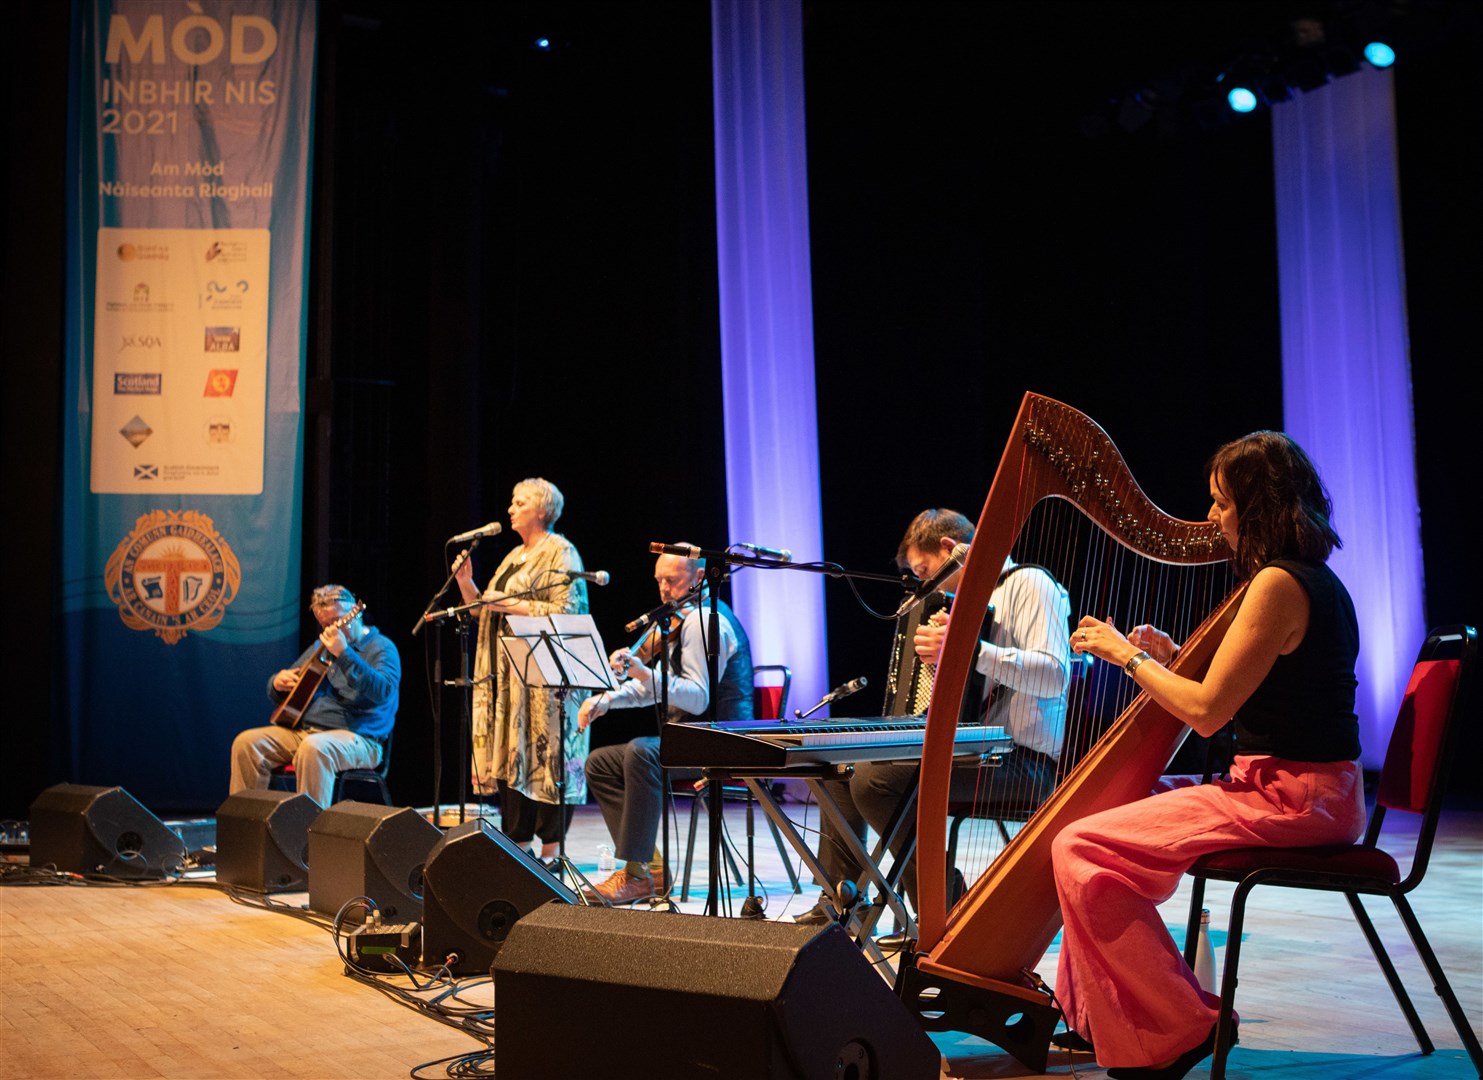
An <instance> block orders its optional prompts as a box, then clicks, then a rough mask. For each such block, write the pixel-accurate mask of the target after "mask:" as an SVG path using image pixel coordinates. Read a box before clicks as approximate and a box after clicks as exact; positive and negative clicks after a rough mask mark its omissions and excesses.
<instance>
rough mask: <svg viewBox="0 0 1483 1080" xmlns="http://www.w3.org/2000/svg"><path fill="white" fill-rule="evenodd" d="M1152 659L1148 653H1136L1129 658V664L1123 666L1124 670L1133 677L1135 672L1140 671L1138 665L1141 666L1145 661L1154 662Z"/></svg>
mask: <svg viewBox="0 0 1483 1080" xmlns="http://www.w3.org/2000/svg"><path fill="white" fill-rule="evenodd" d="M1152 659H1153V657H1151V656H1149V655H1148V653H1147V652H1146V651H1145V652H1140V653H1134V654H1133V655H1132V656H1130V657H1128V662H1127V663H1126V664H1124V665H1123V670H1124V671H1126V672H1127V673H1128V674H1129V675H1130V676H1131V675H1132V674H1133V672H1135V671H1137V670H1138V665H1139V664H1141V663H1143V661H1145V660H1152Z"/></svg>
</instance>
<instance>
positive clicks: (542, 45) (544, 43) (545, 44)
mask: <svg viewBox="0 0 1483 1080" xmlns="http://www.w3.org/2000/svg"><path fill="white" fill-rule="evenodd" d="M535 47H536V48H537V49H540V50H541V51H542V52H549V51H550V49H551V39H550V38H547V37H538V38H536V40H535Z"/></svg>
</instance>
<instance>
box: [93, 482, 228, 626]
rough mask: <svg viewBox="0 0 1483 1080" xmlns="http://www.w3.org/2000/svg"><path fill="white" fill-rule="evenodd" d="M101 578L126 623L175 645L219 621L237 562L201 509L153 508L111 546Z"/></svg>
mask: <svg viewBox="0 0 1483 1080" xmlns="http://www.w3.org/2000/svg"><path fill="white" fill-rule="evenodd" d="M103 581H104V585H105V587H106V588H107V589H108V598H109V599H110V600H112V601H113V602H114V603H115V604H117V605H118V614H119V618H121V619H123V621H124V625H125V626H127V627H128V628H129V629H130V630H153V631H154V632H155V634H156V635H158V636H159V637H160V638H162V639H163V640H164V642H165V644H166V645H174V644H175V643H176V642H177V641H179V640H180V639H181V638H183V637H185V635H186V634H187V633H188V632H189V631H191V630H197V631H205V630H210V629H211V628H212V627H214V626H215V625H216V624H217V623H219V622H221V617H222V615H224V614H225V613H226V607H227V605H228V604H230V603H231V602H232V601H233V600H235V599H236V598H237V588H238V586H239V585H240V584H241V583H242V567H241V566H240V564H239V563H238V562H237V556H236V554H235V553H234V552H233V551H232V549H231V547H230V546H229V545H228V544H227V542H226V541H225V540H224V539H222V536H221V534H220V533H219V532H217V531H216V525H215V523H214V522H212V520H211V519H210V518H209V517H207V516H206V515H205V514H201V513H198V512H196V511H195V510H154V511H151V512H150V513H148V514H143V515H141V516H140V517H139V519H138V520H137V521H135V522H134V530H133V531H132V532H131V533H129V535H128V536H126V537H124V539H123V540H122V541H120V542H119V545H118V547H116V548H114V549H113V554H112V555H110V556H109V557H108V565H107V566H106V567H105V568H104V571H103Z"/></svg>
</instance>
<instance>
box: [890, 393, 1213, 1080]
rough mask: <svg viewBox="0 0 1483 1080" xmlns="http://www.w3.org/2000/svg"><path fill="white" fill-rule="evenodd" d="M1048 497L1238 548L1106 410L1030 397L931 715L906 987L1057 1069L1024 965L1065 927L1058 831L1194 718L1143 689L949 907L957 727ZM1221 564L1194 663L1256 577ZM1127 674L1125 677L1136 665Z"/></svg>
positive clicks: (1043, 1011)
mask: <svg viewBox="0 0 1483 1080" xmlns="http://www.w3.org/2000/svg"><path fill="white" fill-rule="evenodd" d="M1047 501H1050V502H1052V503H1054V504H1055V505H1056V507H1057V508H1058V509H1065V508H1067V507H1069V508H1070V509H1071V511H1072V512H1074V513H1075V514H1076V515H1078V516H1079V517H1080V518H1081V519H1084V520H1083V522H1082V524H1083V525H1084V526H1085V527H1086V528H1089V529H1092V530H1094V531H1096V532H1098V533H1100V534H1102V536H1103V539H1106V540H1110V542H1111V545H1110V546H1111V547H1112V548H1113V549H1114V550H1115V551H1118V552H1123V553H1131V554H1132V555H1135V556H1140V557H1142V559H1145V560H1151V561H1152V564H1157V565H1159V566H1168V567H1213V566H1215V565H1216V564H1221V563H1224V562H1225V561H1226V560H1227V559H1228V558H1229V555H1230V552H1229V549H1228V548H1227V547H1226V544H1225V542H1224V540H1223V539H1222V538H1221V536H1220V534H1219V531H1218V530H1217V529H1216V528H1215V527H1214V526H1213V525H1211V524H1210V523H1208V522H1204V521H1199V522H1196V521H1182V520H1179V519H1177V518H1174V517H1171V516H1169V515H1168V514H1165V513H1164V512H1163V511H1161V510H1159V509H1158V508H1157V507H1155V506H1154V505H1153V503H1152V502H1151V501H1150V500H1149V499H1148V498H1147V496H1146V495H1144V493H1143V491H1142V489H1141V488H1140V487H1139V486H1138V484H1137V482H1136V481H1135V480H1134V479H1133V477H1132V475H1131V473H1129V471H1128V469H1127V466H1126V464H1125V463H1124V462H1123V459H1122V457H1121V455H1119V453H1118V452H1117V449H1116V447H1114V445H1113V443H1112V440H1111V439H1110V438H1108V436H1107V434H1106V433H1105V432H1104V431H1103V430H1102V429H1101V428H1100V427H1099V426H1098V425H1097V424H1096V423H1094V422H1093V421H1092V420H1091V419H1090V418H1088V417H1087V416H1085V415H1083V414H1082V413H1080V412H1078V411H1077V410H1075V409H1073V408H1071V407H1070V406H1067V405H1064V404H1062V403H1060V402H1058V401H1054V400H1052V399H1050V398H1046V397H1041V396H1039V395H1036V394H1026V395H1025V398H1024V401H1023V403H1022V404H1021V406H1020V411H1019V414H1018V417H1017V419H1016V421H1015V424H1014V428H1013V430H1012V431H1011V432H1010V435H1009V440H1008V443H1007V445H1006V448H1005V451H1004V456H1003V458H1002V459H1001V461H1000V464H999V469H998V472H997V473H996V475H995V477H994V482H993V486H992V487H991V488H990V490H989V495H988V499H987V500H986V502H985V503H984V508H983V513H982V515H981V516H980V518H979V521H978V527H977V533H976V535H975V537H974V540H973V546H972V550H971V553H970V554H969V557H968V561H967V564H966V566H965V568H964V571H963V577H962V580H961V582H960V584H959V587H958V592H957V599H956V602H955V605H954V607H955V616H954V618H953V621H952V623H951V625H950V626H949V630H948V634H947V637H946V639H945V641H944V643H943V652H942V658H941V661H940V663H939V665H938V670H937V681H936V689H935V693H934V694H933V699H932V704H931V707H930V709H929V710H928V714H927V726H926V734H925V737H924V743H923V747H922V772H921V786H920V789H919V797H918V799H919V801H918V806H917V841H918V847H917V860H918V863H917V865H918V880H919V882H920V885H919V888H920V903H921V910H920V912H919V925H918V929H919V934H920V936H919V940H918V948H917V953H916V955H915V956H914V957H910V958H908V959H906V960H905V961H904V962H903V965H902V969H901V972H900V973H899V975H898V982H897V989H898V993H900V995H901V997H902V1000H903V1001H904V1002H905V1004H906V1005H907V1006H908V1007H909V1008H911V1009H912V1010H913V1011H914V1012H916V1013H917V1014H918V1018H919V1019H920V1020H921V1021H922V1023H923V1024H924V1026H926V1027H928V1028H929V1029H936V1030H960V1031H968V1032H972V1033H974V1034H977V1035H980V1036H981V1037H983V1038H986V1039H988V1040H989V1041H991V1042H993V1043H995V1044H997V1045H999V1046H1000V1047H1002V1048H1003V1049H1005V1050H1007V1051H1009V1052H1010V1053H1011V1054H1012V1055H1014V1056H1015V1057H1016V1058H1018V1059H1019V1060H1020V1061H1021V1062H1023V1063H1024V1064H1026V1065H1027V1066H1029V1067H1030V1068H1032V1069H1035V1070H1037V1071H1044V1069H1045V1065H1046V1058H1047V1051H1048V1048H1049V1041H1050V1035H1051V1032H1052V1030H1053V1028H1054V1024H1055V1019H1056V1016H1057V1014H1056V1012H1055V1010H1054V1009H1052V1008H1051V1007H1050V1006H1049V1004H1048V1001H1047V998H1046V996H1045V995H1044V994H1043V993H1042V992H1041V991H1040V990H1037V989H1033V988H1032V987H1031V984H1030V982H1029V981H1028V979H1027V978H1026V976H1025V974H1023V972H1026V971H1028V969H1030V968H1031V967H1032V966H1033V965H1035V964H1036V963H1038V961H1039V960H1040V958H1041V956H1042V954H1043V953H1044V952H1045V950H1046V948H1047V947H1048V946H1049V945H1050V943H1051V941H1052V940H1053V939H1054V937H1055V935H1056V933H1057V931H1058V930H1059V928H1060V925H1061V912H1060V906H1059V903H1058V900H1057V897H1056V891H1055V884H1054V881H1053V878H1052V875H1051V853H1050V844H1051V841H1052V840H1053V839H1054V838H1055V836H1056V834H1057V833H1058V832H1059V831H1060V830H1061V828H1062V827H1063V826H1064V825H1066V824H1067V823H1068V822H1071V821H1075V820H1077V819H1079V818H1081V817H1085V816H1086V815H1088V814H1092V813H1095V812H1097V811H1099V810H1103V809H1107V808H1109V807H1112V806H1117V805H1121V804H1124V803H1127V802H1131V801H1133V800H1134V799H1137V798H1140V797H1142V796H1144V795H1146V794H1148V793H1149V791H1150V790H1151V789H1152V787H1153V785H1154V783H1155V781H1156V780H1157V779H1158V777H1159V775H1160V774H1161V773H1162V772H1163V771H1164V768H1165V766H1166V765H1167V764H1168V763H1169V761H1170V759H1171V757H1172V756H1173V755H1174V753H1175V751H1176V750H1178V748H1179V746H1180V744H1181V743H1182V742H1183V741H1184V737H1185V736H1186V735H1187V734H1188V732H1189V729H1188V728H1187V727H1186V726H1185V725H1184V724H1183V723H1182V722H1181V721H1179V720H1177V719H1176V718H1174V717H1173V716H1172V715H1170V714H1169V713H1168V712H1166V711H1165V710H1164V709H1162V708H1161V707H1160V706H1158V705H1157V704H1156V703H1154V702H1153V701H1152V699H1150V698H1148V697H1147V695H1144V694H1139V695H1138V696H1137V697H1136V698H1134V699H1133V700H1132V703H1131V704H1130V705H1129V706H1128V707H1127V708H1126V709H1124V710H1123V711H1122V712H1121V713H1120V714H1119V715H1117V717H1116V719H1114V720H1112V721H1111V722H1110V725H1109V726H1108V727H1107V730H1106V733H1105V734H1103V735H1102V736H1101V737H1100V738H1099V739H1098V740H1097V741H1096V742H1095V743H1094V744H1092V745H1090V746H1089V747H1087V748H1086V750H1085V752H1084V753H1083V754H1081V756H1080V760H1079V761H1078V763H1077V764H1076V765H1075V767H1074V768H1072V769H1071V770H1070V771H1069V772H1068V773H1067V774H1066V775H1065V776H1064V778H1063V779H1062V780H1061V782H1060V783H1059V784H1058V785H1057V787H1056V788H1055V790H1054V791H1053V792H1052V793H1051V794H1050V795H1049V797H1047V798H1046V799H1045V801H1044V802H1043V803H1042V804H1041V805H1040V807H1039V808H1038V809H1037V810H1036V811H1035V812H1034V813H1033V814H1031V815H1030V816H1029V817H1028V819H1027V820H1026V821H1025V823H1024V825H1023V826H1022V827H1021V828H1020V830H1019V831H1018V833H1016V835H1015V836H1014V837H1013V839H1011V840H1010V841H1009V843H1008V844H1007V845H1005V847H1004V849H1003V851H1002V852H1000V853H999V854H998V855H997V857H995V858H994V859H993V861H992V862H991V863H989V864H988V866H987V868H986V869H985V870H984V871H983V873H982V875H981V876H980V877H979V878H978V879H977V881H976V882H975V883H974V884H973V885H972V887H971V888H970V889H969V890H968V892H967V893H966V895H965V896H964V897H963V899H962V900H961V901H960V902H959V903H958V904H957V905H956V906H954V907H953V908H952V910H951V911H949V910H948V906H947V887H946V883H947V874H948V873H949V871H950V870H951V868H950V867H948V866H947V863H946V849H947V843H946V835H947V814H948V805H949V782H950V775H951V766H952V745H951V736H952V729H953V727H954V725H956V723H957V721H958V712H959V707H960V701H961V698H962V696H963V691H964V687H965V684H966V682H967V677H968V674H969V672H970V670H971V669H972V667H973V662H974V657H975V653H976V646H977V640H976V638H977V635H976V634H975V631H976V630H977V628H978V626H979V620H980V618H981V617H982V614H983V612H984V611H985V609H986V607H987V606H988V604H989V600H990V597H991V595H992V592H993V589H994V585H995V580H996V578H997V576H998V575H999V572H1000V569H1001V567H1002V566H1003V564H1004V560H1005V558H1006V556H1007V555H1009V554H1010V553H1011V551H1013V550H1015V544H1016V540H1017V538H1019V536H1020V534H1021V531H1022V529H1023V528H1025V527H1026V524H1027V522H1028V521H1029V520H1030V519H1031V517H1032V514H1034V513H1035V512H1037V507H1039V506H1041V505H1042V504H1046V503H1047ZM1220 574H1221V577H1220V578H1219V581H1220V584H1219V586H1218V591H1215V592H1213V593H1212V592H1211V590H1210V589H1208V588H1207V590H1206V593H1205V595H1206V596H1207V597H1209V600H1208V603H1207V604H1206V605H1203V606H1206V607H1207V610H1208V606H1209V605H1213V606H1214V610H1213V611H1209V613H1208V616H1207V615H1206V614H1205V612H1199V613H1198V614H1197V615H1191V616H1189V621H1188V623H1187V625H1186V626H1185V627H1184V628H1182V629H1181V630H1180V631H1179V634H1180V636H1182V637H1184V643H1183V647H1182V648H1181V649H1180V652H1179V654H1178V657H1177V659H1176V660H1175V661H1174V662H1173V664H1172V665H1171V666H1172V668H1173V670H1175V671H1177V672H1179V673H1180V674H1183V675H1187V676H1190V677H1199V676H1200V675H1202V674H1203V672H1204V670H1205V669H1206V668H1207V667H1208V666H1209V663H1210V659H1211V657H1212V656H1213V655H1214V652H1215V649H1216V648H1217V646H1218V645H1219V643H1220V640H1221V638H1222V637H1223V635H1224V633H1225V631H1226V629H1227V628H1228V627H1229V625H1230V621H1231V619H1232V618H1233V616H1234V615H1235V612H1236V609H1237V607H1238V606H1239V604H1240V600H1241V591H1242V590H1241V589H1239V588H1237V589H1236V590H1235V591H1232V592H1230V593H1229V595H1227V587H1228V586H1227V583H1228V582H1229V580H1230V579H1229V576H1228V572H1227V571H1226V570H1224V569H1221V570H1220ZM1080 595H1081V602H1082V603H1087V602H1088V600H1087V599H1086V594H1085V593H1082V594H1080ZM1072 596H1073V614H1074V615H1080V614H1083V613H1085V612H1086V609H1085V608H1081V609H1080V610H1078V609H1077V607H1076V606H1075V605H1076V603H1077V599H1076V598H1077V597H1078V593H1077V592H1076V591H1073V593H1072ZM1091 602H1093V603H1096V602H1097V601H1096V600H1093V601H1091ZM1109 603H1110V602H1109ZM1093 613H1094V614H1098V615H1103V614H1107V615H1114V614H1115V615H1119V616H1120V617H1119V618H1118V620H1117V624H1118V625H1119V626H1129V625H1132V623H1133V621H1145V620H1142V619H1137V618H1136V616H1135V615H1132V614H1129V613H1124V612H1113V611H1111V610H1109V608H1107V607H1103V608H1102V609H1101V610H1095V611H1093ZM1202 616H1203V622H1201V623H1200V624H1199V625H1198V627H1197V628H1193V626H1194V619H1196V618H1199V617H1202ZM1124 617H1125V618H1126V619H1127V620H1128V621H1126V622H1125V621H1124ZM1150 621H1151V620H1150ZM1166 628H1169V627H1166ZM1176 640H1179V637H1176ZM1102 666H1103V667H1104V668H1105V667H1106V665H1102ZM1116 676H1117V677H1118V678H1119V679H1121V678H1122V675H1121V672H1118V673H1116ZM1070 737H1071V736H1070V735H1069V734H1068V739H1069V738H1070Z"/></svg>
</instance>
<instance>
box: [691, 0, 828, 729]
mask: <svg viewBox="0 0 1483 1080" xmlns="http://www.w3.org/2000/svg"><path fill="white" fill-rule="evenodd" d="M711 41H712V61H713V63H712V71H713V74H712V79H713V84H714V93H715V125H716V126H715V133H716V253H717V263H718V272H719V276H720V305H721V366H722V376H721V378H722V392H723V396H724V398H725V405H724V416H725V436H726V500H727V511H728V514H729V518H730V529H731V537H732V539H734V540H741V541H750V542H753V543H759V544H768V545H771V546H774V547H787V548H791V549H792V551H793V554H794V558H795V559H798V560H800V561H802V560H814V559H819V558H821V557H822V555H823V550H822V548H823V519H822V514H821V512H820V502H819V443H818V428H817V418H816V416H815V412H814V331H813V292H812V289H811V286H810V266H809V238H808V168H807V157H806V154H805V143H804V101H803V16H802V8H801V6H800V4H799V3H798V0H776V2H767V3H756V2H754V0H713V2H712V4H711ZM733 595H734V597H735V600H736V607H737V610H738V613H739V614H740V615H741V617H742V619H743V621H744V622H745V623H746V625H747V628H748V632H749V633H750V635H751V638H752V652H753V658H754V659H755V660H756V661H757V662H758V663H764V664H765V663H784V664H788V665H789V666H790V667H791V668H792V669H793V690H792V695H791V696H792V701H793V702H794V703H795V704H797V705H799V706H800V707H804V708H807V707H808V706H809V705H812V704H813V703H814V702H815V701H817V700H818V699H819V698H821V697H822V696H823V695H824V692H825V690H826V689H827V685H826V684H827V680H828V659H827V653H826V648H825V642H826V640H827V638H826V635H825V627H824V583H823V579H822V578H821V577H819V576H817V575H814V574H805V573H795V572H783V571H779V572H771V571H769V572H765V573H764V572H759V571H753V570H748V571H745V572H743V573H740V574H738V575H737V576H736V578H735V581H734V585H733Z"/></svg>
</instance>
